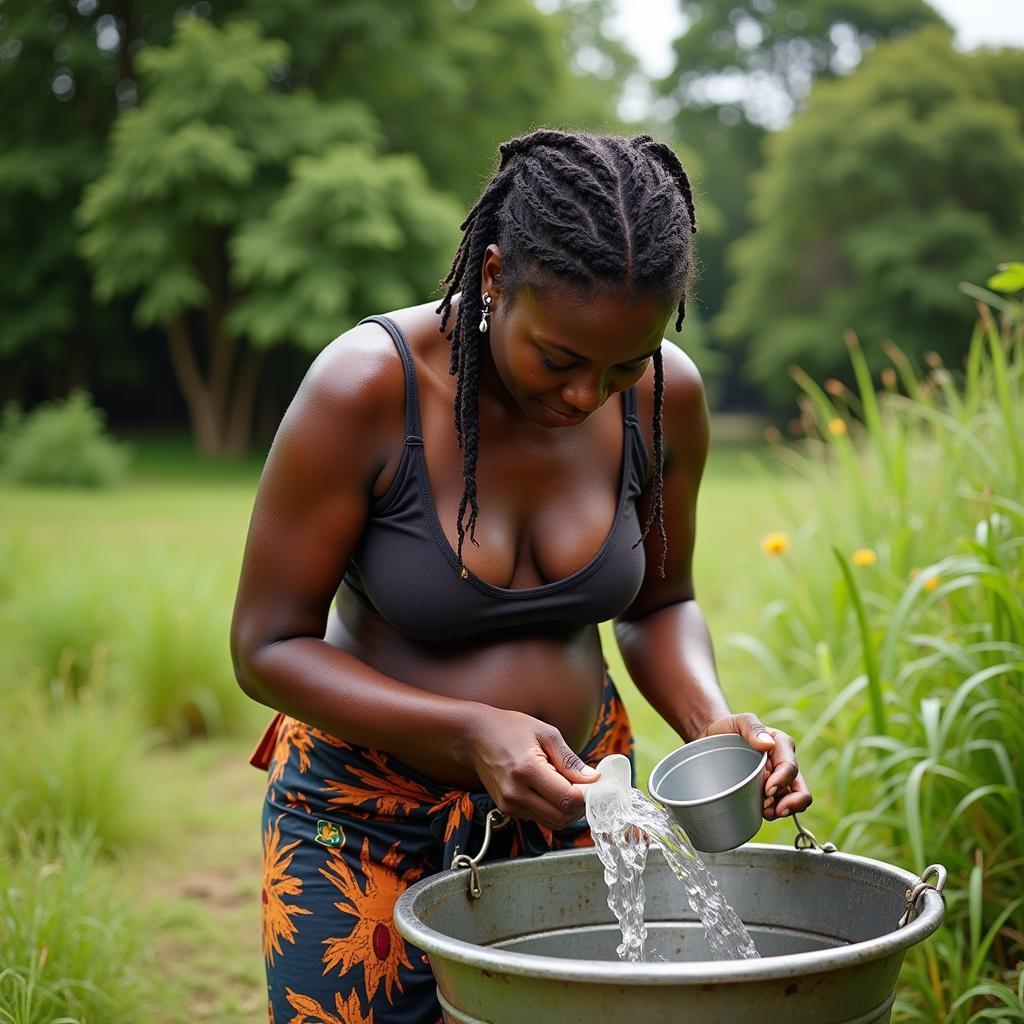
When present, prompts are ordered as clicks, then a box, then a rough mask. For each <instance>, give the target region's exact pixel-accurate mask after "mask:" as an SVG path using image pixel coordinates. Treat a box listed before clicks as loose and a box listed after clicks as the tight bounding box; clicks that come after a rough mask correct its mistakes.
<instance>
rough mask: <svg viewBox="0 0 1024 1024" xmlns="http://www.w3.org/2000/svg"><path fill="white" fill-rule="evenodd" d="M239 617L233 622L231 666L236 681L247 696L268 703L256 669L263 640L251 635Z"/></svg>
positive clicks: (261, 702)
mask: <svg viewBox="0 0 1024 1024" xmlns="http://www.w3.org/2000/svg"><path fill="white" fill-rule="evenodd" d="M251 632H252V631H251V630H246V629H245V628H244V626H243V625H242V624H241V623H240V622H239V621H238V619H237V617H236V619H235V621H233V622H232V624H231V667H232V669H233V670H234V673H235V682H237V683H238V686H239V689H241V691H242V693H244V694H245V695H246V696H247V697H249V698H251V699H252V700H254V701H257V702H258V703H260V704H266V703H267V700H266V693H265V688H264V687H263V685H262V684H261V682H260V674H259V672H258V671H257V669H256V664H257V663H258V661H259V652H260V650H261V649H262V647H263V644H262V642H261V641H260V640H259V639H257V638H256V637H255V636H253V635H251Z"/></svg>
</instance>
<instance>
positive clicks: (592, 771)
mask: <svg viewBox="0 0 1024 1024" xmlns="http://www.w3.org/2000/svg"><path fill="white" fill-rule="evenodd" d="M580 774H581V775H597V774H598V771H597V769H596V768H591V767H590V765H589V764H585V765H584V766H583V767H582V768H581V769H580Z"/></svg>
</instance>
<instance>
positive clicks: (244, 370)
mask: <svg viewBox="0 0 1024 1024" xmlns="http://www.w3.org/2000/svg"><path fill="white" fill-rule="evenodd" d="M266 355H267V352H266V349H262V348H252V347H251V346H246V348H245V349H243V351H242V355H241V359H240V361H239V367H238V373H237V374H236V376H235V388H234V396H233V398H232V402H231V418H230V421H229V422H228V424H227V432H226V437H225V445H224V451H225V453H226V454H227V455H229V456H231V457H232V458H235V459H240V458H242V456H243V455H245V454H247V453H248V451H249V444H250V442H251V440H252V420H253V406H254V404H255V401H256V385H257V384H258V383H259V379H260V370H261V369H262V368H263V361H264V360H265V359H266Z"/></svg>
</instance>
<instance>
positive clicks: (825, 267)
mask: <svg viewBox="0 0 1024 1024" xmlns="http://www.w3.org/2000/svg"><path fill="white" fill-rule="evenodd" d="M1022 76H1024V51H1020V50H1017V51H1004V52H1000V53H994V54H993V53H986V52H979V53H975V54H971V55H964V54H960V53H958V52H956V51H955V50H954V49H953V48H952V45H951V41H950V37H949V34H948V32H946V31H944V30H941V29H929V30H925V31H923V32H921V33H919V34H918V35H917V36H915V37H912V38H909V39H907V40H904V41H901V42H894V43H886V44H883V45H880V46H879V47H878V48H877V49H876V50H875V51H874V52H872V53H871V54H870V55H869V56H868V57H867V58H866V59H865V62H864V64H863V66H862V67H861V68H860V69H858V70H857V71H856V72H854V73H853V74H851V75H849V76H848V77H847V78H845V79H840V80H836V81H832V82H822V83H819V84H818V85H816V86H815V88H814V90H813V92H812V94H811V97H810V100H809V102H808V104H807V107H806V109H805V110H804V111H803V112H802V113H801V114H799V115H798V116H797V117H795V118H794V119H793V121H792V122H791V124H790V125H789V127H788V128H787V129H785V130H784V131H782V132H779V133H777V134H775V135H774V136H772V137H771V138H770V139H769V140H768V147H767V153H768V158H767V162H766V165H765V167H764V169H763V170H762V171H761V172H760V173H759V174H758V175H757V177H756V179H755V185H754V202H753V218H754V229H753V230H752V232H751V233H750V235H749V236H747V237H746V238H744V239H742V240H741V241H740V242H739V243H737V245H736V246H735V250H734V261H733V266H734V269H735V271H736V278H737V283H736V284H735V285H734V286H733V288H732V289H731V290H730V292H729V294H728V297H727V302H726V308H725V310H724V312H723V313H722V315H721V317H720V320H719V322H718V324H717V326H718V327H719V328H720V329H721V331H722V332H723V334H725V335H726V336H728V337H729V338H731V339H733V340H734V341H742V340H749V342H750V346H751V347H750V352H751V357H750V362H749V367H748V369H749V372H750V374H751V375H752V377H753V378H754V379H755V380H757V381H759V382H760V384H761V385H762V386H763V387H764V388H765V390H766V392H767V393H768V394H769V395H770V397H771V398H772V399H773V400H774V401H775V402H777V403H779V402H782V401H784V400H785V399H786V398H789V397H791V396H792V390H791V388H790V387H789V385H788V381H787V378H786V374H785V369H786V367H787V366H788V365H789V364H791V363H794V362H795V363H799V364H800V365H801V366H803V367H804V369H806V370H808V371H809V372H810V373H811V374H812V375H814V376H816V377H819V378H820V377H822V376H826V375H835V376H842V375H843V373H844V371H845V367H846V364H847V359H846V355H845V352H844V351H843V346H842V343H841V341H840V338H841V336H842V333H843V331H844V330H845V329H847V328H854V329H855V330H856V331H857V332H858V333H859V334H860V335H861V338H862V340H863V341H864V342H865V347H866V350H867V354H868V356H869V360H870V361H871V362H872V363H873V364H874V365H876V366H877V365H879V364H880V363H881V362H882V359H881V356H880V353H879V346H880V343H881V342H882V341H883V340H884V339H886V338H893V339H895V341H896V342H897V344H898V345H899V346H900V347H901V348H903V349H904V350H905V351H907V352H908V353H910V354H911V355H920V354H922V353H924V352H926V351H928V350H934V351H936V352H938V353H939V354H940V355H941V356H942V357H943V358H944V359H945V360H946V361H947V362H949V363H951V364H954V365H955V364H957V363H958V362H959V360H960V358H961V356H962V354H963V351H964V345H965V339H966V338H967V337H969V334H970V327H971V323H972V320H973V309H972V307H971V305H970V303H969V302H965V301H964V298H963V296H962V295H961V294H960V293H959V291H958V290H957V283H958V282H959V281H961V280H968V281H977V280H984V279H985V277H986V276H987V274H988V272H989V268H990V267H991V266H993V265H995V264H997V263H999V262H1000V261H1002V260H1005V259H1007V258H1008V257H1012V256H1013V255H1015V254H1017V253H1020V252H1021V251H1024V191H1022V190H1021V187H1020V183H1021V181H1022V180H1024V133H1022V128H1024V102H1022V99H1024V91H1022V90H1021V89H1020V84H1021V82H1024V77H1022Z"/></svg>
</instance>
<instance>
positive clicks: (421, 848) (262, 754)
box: [252, 676, 633, 1024]
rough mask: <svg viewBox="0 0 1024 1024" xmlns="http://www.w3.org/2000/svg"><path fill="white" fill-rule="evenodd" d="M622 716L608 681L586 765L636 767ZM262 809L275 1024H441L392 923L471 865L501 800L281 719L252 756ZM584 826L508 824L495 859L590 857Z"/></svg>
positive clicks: (266, 943)
mask: <svg viewBox="0 0 1024 1024" xmlns="http://www.w3.org/2000/svg"><path fill="white" fill-rule="evenodd" d="M632 748H633V738H632V733H631V730H630V726H629V720H628V718H627V716H626V710H625V708H624V707H623V704H622V701H621V700H620V699H619V695H618V693H617V692H616V690H615V685H614V684H613V682H612V680H611V676H606V678H605V682H604V689H603V693H602V701H601V709H600V712H599V714H598V717H597V722H596V724H595V726H594V730H593V733H592V735H591V737H590V739H589V740H588V742H587V744H586V746H585V747H584V749H583V750H582V751H580V756H581V757H582V758H583V760H584V761H586V762H587V763H588V764H591V765H595V764H597V762H598V761H600V760H601V758H603V757H605V756H607V755H608V754H625V755H627V756H628V757H630V758H631V759H632ZM252 763H253V764H255V765H257V766H258V767H260V768H266V769H267V771H268V785H267V796H266V800H265V802H264V809H263V955H264V960H265V963H266V968H267V986H268V1003H269V1006H268V1008H269V1015H270V1021H271V1024H275V1022H276V1024H399V1022H400V1024H435V1022H438V1021H440V1020H441V1010H440V1007H439V1005H438V1002H437V996H436V992H435V984H434V978H433V975H432V974H431V973H430V967H429V965H428V963H427V958H426V956H425V955H424V954H423V953H422V951H421V950H419V949H417V948H416V947H415V946H412V945H410V944H409V943H407V942H406V941H405V940H404V939H403V938H402V937H401V935H399V934H398V932H397V931H396V929H395V926H394V922H393V920H392V914H393V910H394V905H395V901H396V900H397V899H398V897H399V896H400V895H401V894H402V892H403V891H404V890H405V889H406V888H407V887H408V886H409V885H411V884H412V883H413V882H415V881H417V880H418V879H420V878H425V877H426V876H428V875H431V874H433V873H434V872H437V871H441V870H444V869H447V868H449V867H450V866H451V862H452V858H453V857H454V856H455V854H456V853H457V852H459V851H462V852H468V853H470V854H471V855H475V854H476V851H477V850H479V848H480V843H481V841H482V838H483V826H484V821H485V819H486V817H487V813H488V811H490V810H492V809H493V807H494V801H493V800H492V799H491V797H490V796H489V795H488V794H487V793H485V792H484V793H472V792H469V791H468V790H464V789H451V788H445V786H444V785H442V784H440V783H438V782H436V781H435V780H433V779H430V778H428V777H427V776H425V775H422V774H420V773H419V772H417V771H415V770H414V769H412V768H410V767H408V766H407V765H405V764H403V763H402V762H401V761H399V760H398V759H397V758H395V757H392V756H391V755H390V754H386V753H384V752H383V751H380V750H374V749H371V748H368V747H360V746H356V745H355V744H351V743H346V742H345V741H343V740H340V739H338V738H337V737H336V736H332V735H330V734H329V733H325V732H323V731H322V730H320V729H314V728H313V727H312V726H309V725H306V724H305V723H303V722H299V721H297V720H295V719H293V718H288V717H287V716H284V715H277V716H276V717H275V719H274V721H273V722H272V723H271V725H270V727H269V728H268V729H267V731H266V733H265V735H264V737H263V740H262V741H261V742H260V744H259V746H258V747H257V748H256V752H255V753H254V754H253V758H252ZM590 845H592V839H591V837H590V830H589V828H588V827H587V823H586V820H585V819H581V820H580V821H579V822H574V823H573V824H572V825H570V826H569V827H567V828H565V829H562V830H558V831H552V830H551V829H548V828H545V827H544V826H543V825H540V824H538V823H536V822H532V821H526V820H520V819H515V818H513V819H512V821H511V824H510V826H508V827H505V828H503V829H501V830H499V831H497V832H495V833H494V836H493V838H492V842H491V845H490V847H489V849H488V852H487V859H488V860H492V859H498V858H502V857H523V856H526V857H533V856H537V855H538V854H542V853H546V852H548V851H550V850H561V849H566V848H568V847H574V846H590Z"/></svg>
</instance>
